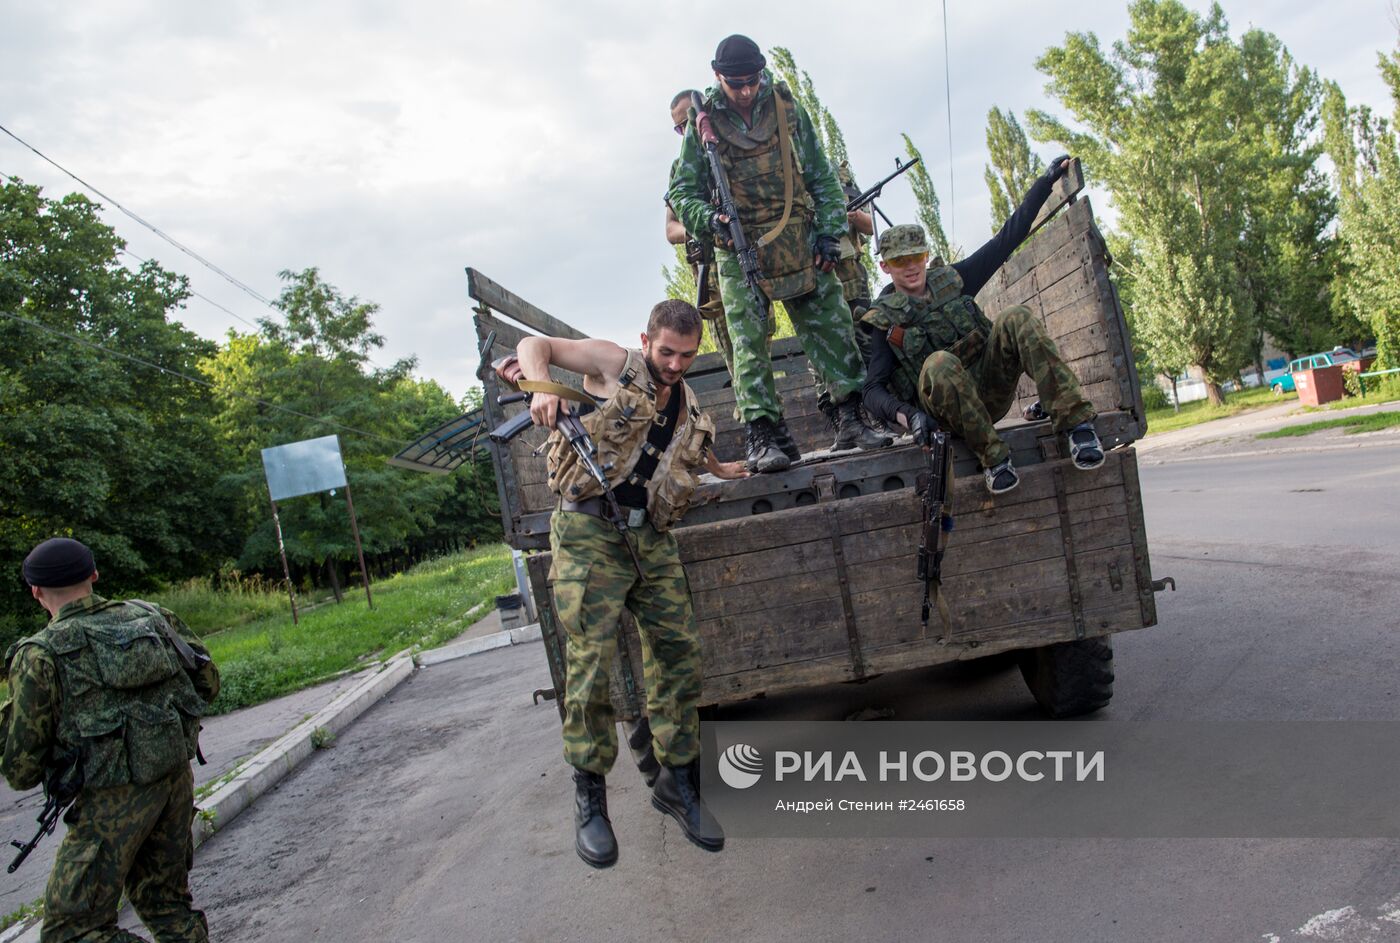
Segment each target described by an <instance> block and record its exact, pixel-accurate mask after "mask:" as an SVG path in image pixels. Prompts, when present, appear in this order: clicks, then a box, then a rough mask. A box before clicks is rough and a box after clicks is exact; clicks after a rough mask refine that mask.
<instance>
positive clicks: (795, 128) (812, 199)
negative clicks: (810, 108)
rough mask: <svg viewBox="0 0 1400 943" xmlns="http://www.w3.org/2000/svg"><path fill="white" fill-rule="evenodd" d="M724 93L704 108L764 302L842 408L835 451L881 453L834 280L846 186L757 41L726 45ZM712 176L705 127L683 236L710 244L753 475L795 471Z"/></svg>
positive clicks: (688, 172)
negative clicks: (788, 322)
mask: <svg viewBox="0 0 1400 943" xmlns="http://www.w3.org/2000/svg"><path fill="white" fill-rule="evenodd" d="M710 65H711V67H712V68H713V69H714V73H715V81H716V84H715V86H714V87H713V88H711V89H710V90H709V91H708V92H707V93H706V97H705V102H704V107H705V111H706V113H707V114H709V116H710V119H711V122H712V125H713V128H714V131H715V133H716V135H717V136H718V137H719V144H718V150H719V155H720V160H721V162H722V163H723V165H724V167H725V170H726V175H727V176H728V178H729V186H730V189H731V191H732V192H733V195H734V200H735V203H736V205H737V208H738V211H739V215H740V222H741V223H742V224H743V226H744V230H745V233H746V235H747V236H748V238H749V241H750V242H751V243H752V244H753V245H754V246H755V247H756V249H757V252H758V258H759V264H760V266H761V268H762V271H763V278H762V279H761V284H762V288H763V291H764V294H765V296H766V298H767V300H769V301H782V302H783V304H784V306H785V307H786V308H787V310H788V313H789V314H790V315H791V316H792V323H793V327H794V329H795V330H796V331H797V336H798V338H799V339H800V340H801V342H802V348H803V350H805V351H806V353H807V357H808V359H809V360H810V361H811V362H812V364H813V366H814V367H815V368H816V372H817V375H818V376H819V377H820V378H821V380H822V382H823V383H824V384H826V387H827V389H829V390H830V392H831V395H832V398H833V399H834V400H835V401H836V405H837V411H838V420H839V424H838V427H837V436H836V441H835V442H833V443H832V446H831V447H832V449H833V450H836V449H849V448H855V447H860V448H878V447H880V446H882V445H885V444H888V441H889V440H888V439H885V438H883V437H881V436H879V435H877V434H876V433H875V432H874V431H873V430H871V429H869V428H867V427H866V426H865V425H864V424H863V423H862V422H861V421H860V415H859V406H860V389H861V384H862V380H863V378H864V372H863V370H862V368H861V359H860V354H859V352H858V351H857V350H856V345H855V335H854V331H853V329H852V325H851V317H850V309H849V308H848V307H847V306H846V302H845V300H844V298H843V297H842V291H841V282H840V281H839V280H838V279H837V277H836V275H835V274H834V273H833V269H834V268H835V267H836V263H837V262H839V261H840V257H841V235H842V233H843V232H844V231H845V229H846V214H845V200H844V199H843V198H842V195H841V185H840V184H839V183H838V182H837V180H836V174H835V173H834V172H833V171H832V169H831V164H830V162H829V161H828V160H827V158H826V155H825V154H824V153H823V152H822V149H821V146H820V144H819V143H818V141H817V136H816V131H815V130H814V129H813V127H812V119H811V117H810V116H809V115H808V114H807V112H806V111H805V110H804V109H803V108H802V106H801V105H800V104H799V103H798V102H796V101H794V100H793V96H792V92H791V91H790V90H789V89H788V87H787V86H786V85H784V84H783V83H782V82H778V81H776V80H774V79H773V76H772V74H771V73H770V72H768V70H767V69H766V68H765V67H766V65H767V60H766V59H765V58H764V57H763V54H762V52H760V51H759V48H758V46H757V45H756V44H755V43H754V41H753V40H751V39H749V38H748V37H746V36H737V35H736V36H730V37H728V38H727V39H725V40H724V41H723V42H721V43H720V44H719V48H718V50H716V53H715V59H714V60H713V61H712V62H711V63H710ZM712 186H713V182H712V181H711V180H710V171H709V167H708V164H707V160H706V156H705V150H704V148H703V146H702V144H701V141H700V137H699V133H698V131H697V127H696V123H695V122H694V121H692V122H691V124H690V126H689V128H687V130H686V133H685V137H684V140H683V142H682V144H681V154H680V162H679V164H678V166H677V167H676V172H675V174H674V175H673V176H672V179H671V191H670V194H669V199H670V203H671V206H672V207H673V208H674V209H675V211H676V215H677V216H678V217H679V218H680V220H681V222H682V223H684V224H685V228H686V230H687V231H688V232H689V233H690V234H691V235H692V236H693V237H694V238H696V239H709V240H713V241H714V242H715V245H716V249H715V255H716V258H717V260H718V264H719V284H720V293H721V295H722V296H723V299H724V311H725V319H726V321H727V323H728V325H729V335H730V338H731V339H732V340H733V343H734V374H735V378H736V379H735V383H734V396H735V400H736V402H737V405H738V408H739V414H740V417H741V418H742V419H743V420H744V422H745V423H746V424H747V429H746V435H745V452H746V454H747V458H748V464H749V467H750V468H752V469H754V470H756V471H760V472H768V471H778V470H781V469H784V468H787V467H788V466H789V465H790V464H791V463H792V462H794V461H797V460H798V459H800V458H801V453H800V451H799V450H798V449H797V446H796V445H795V444H794V443H793V441H792V437H791V435H790V434H789V433H788V430H787V425H786V423H785V422H784V421H783V413H782V401H781V400H780V399H779V397H778V393H777V388H776V386H775V384H774V381H773V365H772V361H771V360H770V359H769V355H768V349H767V345H766V344H765V342H764V335H763V328H762V325H764V323H765V322H766V321H767V320H768V318H769V314H768V312H766V311H763V310H760V309H759V308H758V305H757V303H756V302H755V300H754V298H753V297H752V294H751V292H750V290H749V287H748V284H747V283H746V282H745V280H744V273H743V270H742V269H741V268H740V265H739V260H738V257H737V256H736V255H735V254H734V253H733V252H732V251H730V248H731V246H730V245H729V227H728V219H727V218H726V217H724V216H723V214H721V213H719V212H718V211H717V210H716V209H715V207H714V205H713V203H712V202H711V189H712Z"/></svg>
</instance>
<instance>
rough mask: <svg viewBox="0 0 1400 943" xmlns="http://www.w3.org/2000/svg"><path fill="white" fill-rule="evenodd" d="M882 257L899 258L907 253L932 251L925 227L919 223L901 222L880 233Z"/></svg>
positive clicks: (918, 253)
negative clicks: (925, 233)
mask: <svg viewBox="0 0 1400 943" xmlns="http://www.w3.org/2000/svg"><path fill="white" fill-rule="evenodd" d="M879 251H880V258H882V259H897V258H900V257H901V256H906V255H923V254H926V253H928V252H929V251H931V250H930V249H929V244H928V237H927V236H925V235H924V227H922V226H920V225H918V224H917V223H900V224H899V225H898V226H891V227H890V228H889V229H886V230H885V231H884V232H882V233H880V249H879Z"/></svg>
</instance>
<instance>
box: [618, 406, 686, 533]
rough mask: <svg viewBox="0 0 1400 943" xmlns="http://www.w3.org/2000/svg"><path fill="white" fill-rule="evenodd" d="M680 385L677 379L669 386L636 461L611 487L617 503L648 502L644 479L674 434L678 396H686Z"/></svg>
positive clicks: (638, 505)
mask: <svg viewBox="0 0 1400 943" xmlns="http://www.w3.org/2000/svg"><path fill="white" fill-rule="evenodd" d="M683 389H684V387H682V386H681V385H680V384H679V383H677V384H676V385H675V386H673V387H671V395H670V397H669V398H667V400H666V406H665V407H664V408H663V409H662V410H661V412H659V413H657V414H656V416H655V417H654V418H653V419H652V422H651V429H650V430H648V431H647V443H646V445H645V446H643V447H642V457H641V458H639V459H637V464H636V465H634V466H633V468H632V472H631V474H629V475H628V476H627V478H626V480H624V481H623V482H621V483H620V484H619V485H617V487H615V488H613V494H615V495H617V503H618V504H621V505H622V506H623V507H629V508H644V507H646V506H647V482H648V481H651V476H652V475H654V474H656V466H657V465H658V464H660V462H661V455H662V453H664V452H665V451H666V449H667V447H668V446H669V445H670V444H671V439H673V438H675V435H676V421H677V420H678V419H679V418H680V415H681V400H682V399H684V398H685V397H684V395H683V394H682V392H681V391H682V390H683Z"/></svg>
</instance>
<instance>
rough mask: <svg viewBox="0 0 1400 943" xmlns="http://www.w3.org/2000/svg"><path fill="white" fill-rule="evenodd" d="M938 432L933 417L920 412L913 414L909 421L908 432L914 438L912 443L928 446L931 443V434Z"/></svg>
mask: <svg viewBox="0 0 1400 943" xmlns="http://www.w3.org/2000/svg"><path fill="white" fill-rule="evenodd" d="M937 431H938V423H936V422H934V420H933V417H932V416H930V415H929V414H928V413H926V412H923V411H922V410H920V411H919V412H916V413H914V415H913V416H912V417H910V419H909V432H910V433H911V434H913V436H914V442H915V443H916V444H918V445H929V444H930V443H932V442H933V434H934V433H935V432H937Z"/></svg>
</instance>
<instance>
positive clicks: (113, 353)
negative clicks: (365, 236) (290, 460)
mask: <svg viewBox="0 0 1400 943" xmlns="http://www.w3.org/2000/svg"><path fill="white" fill-rule="evenodd" d="M0 317H5V318H9V319H10V320H12V321H17V322H19V323H20V324H25V325H28V326H29V327H32V328H35V329H37V330H40V331H44V332H45V333H48V334H53V335H55V336H57V337H63V338H67V339H68V340H71V341H76V342H77V343H79V344H82V345H83V346H84V347H91V348H92V349H93V350H98V351H101V352H102V353H104V354H110V355H111V356H113V357H119V358H121V359H122V360H126V361H130V362H131V363H135V364H140V365H141V366H143V367H149V368H151V369H152V370H158V371H160V372H161V373H164V374H168V375H170V376H173V377H179V378H180V379H182V380H188V381H189V382H191V383H196V384H198V385H200V386H203V387H208V388H209V389H211V390H212V389H214V384H213V383H210V382H209V381H208V380H205V379H202V378H201V377H192V376H190V375H189V374H188V373H181V372H180V371H179V370H172V369H171V368H170V367H162V366H161V365H160V364H158V363H151V362H150V361H149V360H142V359H141V358H140V357H133V356H132V355H131V354H128V353H123V352H122V351H120V350H113V349H112V348H111V347H105V346H103V345H102V344H98V343H96V342H95V341H90V340H88V339H87V338H86V337H82V336H79V335H77V334H73V333H70V332H68V331H61V330H59V329H58V328H55V327H49V326H48V325H47V324H41V323H39V322H38V321H34V320H31V319H29V318H26V317H23V316H21V315H18V314H14V313H12V312H10V311H0ZM233 395H234V396H237V397H239V398H241V399H246V400H249V401H251V402H254V403H257V404H258V405H259V406H266V407H267V408H268V409H275V410H277V411H278V412H282V413H287V414H288V415H291V416H297V417H299V418H301V419H309V420H311V421H312V422H319V423H321V424H323V425H327V426H331V427H333V428H336V429H341V430H344V431H345V432H351V433H354V434H355V435H361V436H365V437H366V438H370V439H379V440H380V441H382V442H389V443H391V444H393V445H394V446H396V447H399V448H403V447H404V446H407V445H409V444H410V443H408V442H402V441H400V440H398V439H391V438H389V437H388V436H382V435H380V434H379V433H377V432H366V431H365V430H364V429H356V428H355V427H354V426H347V425H345V424H344V423H341V422H336V421H335V420H334V419H325V418H322V417H321V416H313V415H311V414H310V413H304V412H301V411H299V410H295V409H289V408H288V407H286V406H280V405H278V404H277V403H270V402H268V401H267V400H265V399H262V398H260V397H257V396H253V395H251V394H249V393H238V392H233Z"/></svg>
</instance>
